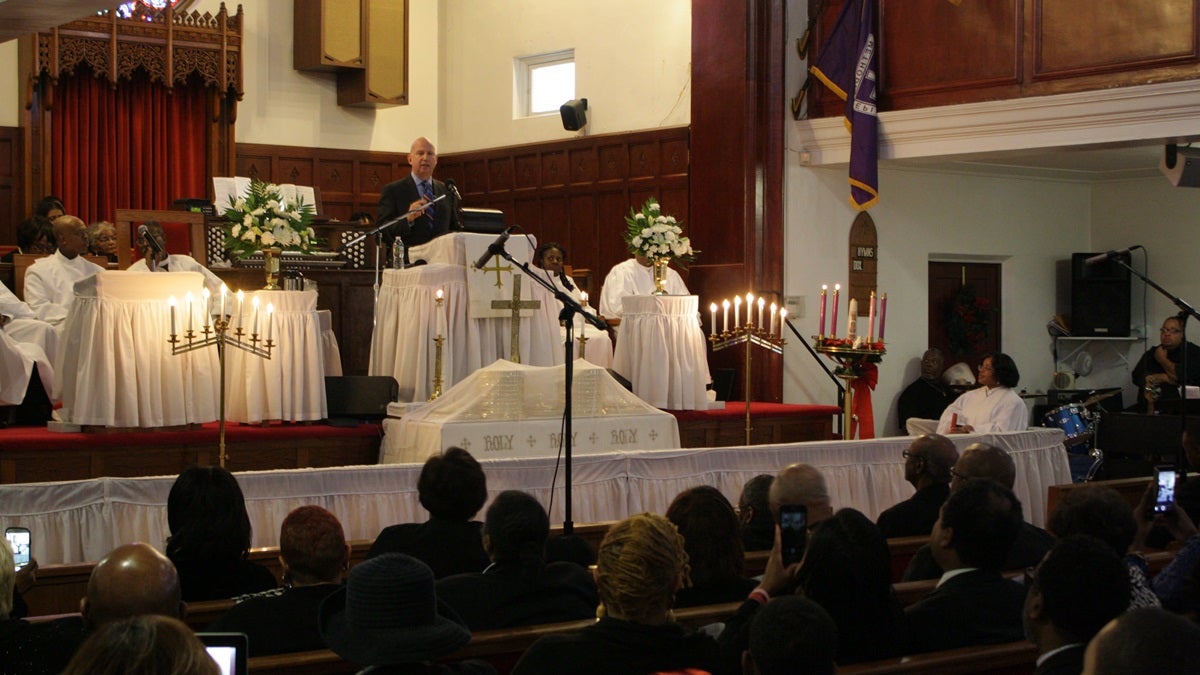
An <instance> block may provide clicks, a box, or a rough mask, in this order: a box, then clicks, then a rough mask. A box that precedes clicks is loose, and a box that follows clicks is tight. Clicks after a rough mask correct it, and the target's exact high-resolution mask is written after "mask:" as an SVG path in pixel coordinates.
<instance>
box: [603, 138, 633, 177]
mask: <svg viewBox="0 0 1200 675" xmlns="http://www.w3.org/2000/svg"><path fill="white" fill-rule="evenodd" d="M598 151H599V154H600V175H599V177H598V178H599V180H601V181H607V182H613V181H623V180H625V179H626V178H628V177H629V148H628V147H627V146H626V145H625V144H624V143H604V144H601V145H600V146H599V148H598Z"/></svg>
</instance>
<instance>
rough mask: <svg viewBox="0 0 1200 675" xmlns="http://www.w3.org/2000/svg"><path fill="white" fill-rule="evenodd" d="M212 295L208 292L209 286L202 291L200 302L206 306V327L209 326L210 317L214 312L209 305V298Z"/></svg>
mask: <svg viewBox="0 0 1200 675" xmlns="http://www.w3.org/2000/svg"><path fill="white" fill-rule="evenodd" d="M211 297H212V295H211V294H210V293H209V292H208V289H207V288H206V289H204V290H202V291H200V302H201V304H202V305H203V306H204V327H205V328H208V319H209V317H210V315H211V314H212V309H211V308H210V307H209V305H208V300H209V298H211Z"/></svg>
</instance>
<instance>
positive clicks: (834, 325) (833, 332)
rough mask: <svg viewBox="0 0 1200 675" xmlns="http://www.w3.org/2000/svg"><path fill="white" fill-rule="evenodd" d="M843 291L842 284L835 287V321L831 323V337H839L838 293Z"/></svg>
mask: <svg viewBox="0 0 1200 675" xmlns="http://www.w3.org/2000/svg"><path fill="white" fill-rule="evenodd" d="M841 290H842V285H841V284H834V285H833V314H832V316H833V321H830V322H829V337H831V338H835V337H837V322H838V318H837V317H838V313H837V310H838V292H839V291H841Z"/></svg>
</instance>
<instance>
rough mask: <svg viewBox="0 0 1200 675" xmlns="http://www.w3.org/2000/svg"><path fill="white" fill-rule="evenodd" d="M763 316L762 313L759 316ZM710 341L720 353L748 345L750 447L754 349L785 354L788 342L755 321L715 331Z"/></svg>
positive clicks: (747, 427)
mask: <svg viewBox="0 0 1200 675" xmlns="http://www.w3.org/2000/svg"><path fill="white" fill-rule="evenodd" d="M759 316H761V313H760V314H759ZM708 341H709V343H710V344H711V345H712V350H713V351H714V352H719V351H721V350H722V349H729V348H730V347H736V346H738V345H740V344H745V345H746V379H745V387H744V389H745V395H746V396H745V397H746V445H750V432H751V430H752V429H753V425H752V424H751V421H750V382H751V381H752V379H751V377H750V372H751V371H750V368H751V364H752V362H753V359H752V358H751V356H752V354H753V353H754V347H756V346H757V347H761V348H763V349H766V350H767V351H771V352H774V353H776V354H782V353H783V346H784V345H785V344H787V341H786V340H784V339H783V336H782V335H775V334H774V333H773V331H769V330H767V329H765V328H763V327H762V326H756V325H755V324H754V321H752V320H751V321H747V322H746V324H745V325H744V326H735V327H734V328H733V329H732V330H723V331H721V332H720V333H718V332H716V330H715V329H714V330H713V332H712V333H710V334H709V336H708Z"/></svg>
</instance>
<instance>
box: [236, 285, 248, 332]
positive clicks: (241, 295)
mask: <svg viewBox="0 0 1200 675" xmlns="http://www.w3.org/2000/svg"><path fill="white" fill-rule="evenodd" d="M245 299H246V292H245V291H238V292H237V301H238V308H237V327H238V328H241V327H242V301H243V300H245Z"/></svg>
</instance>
